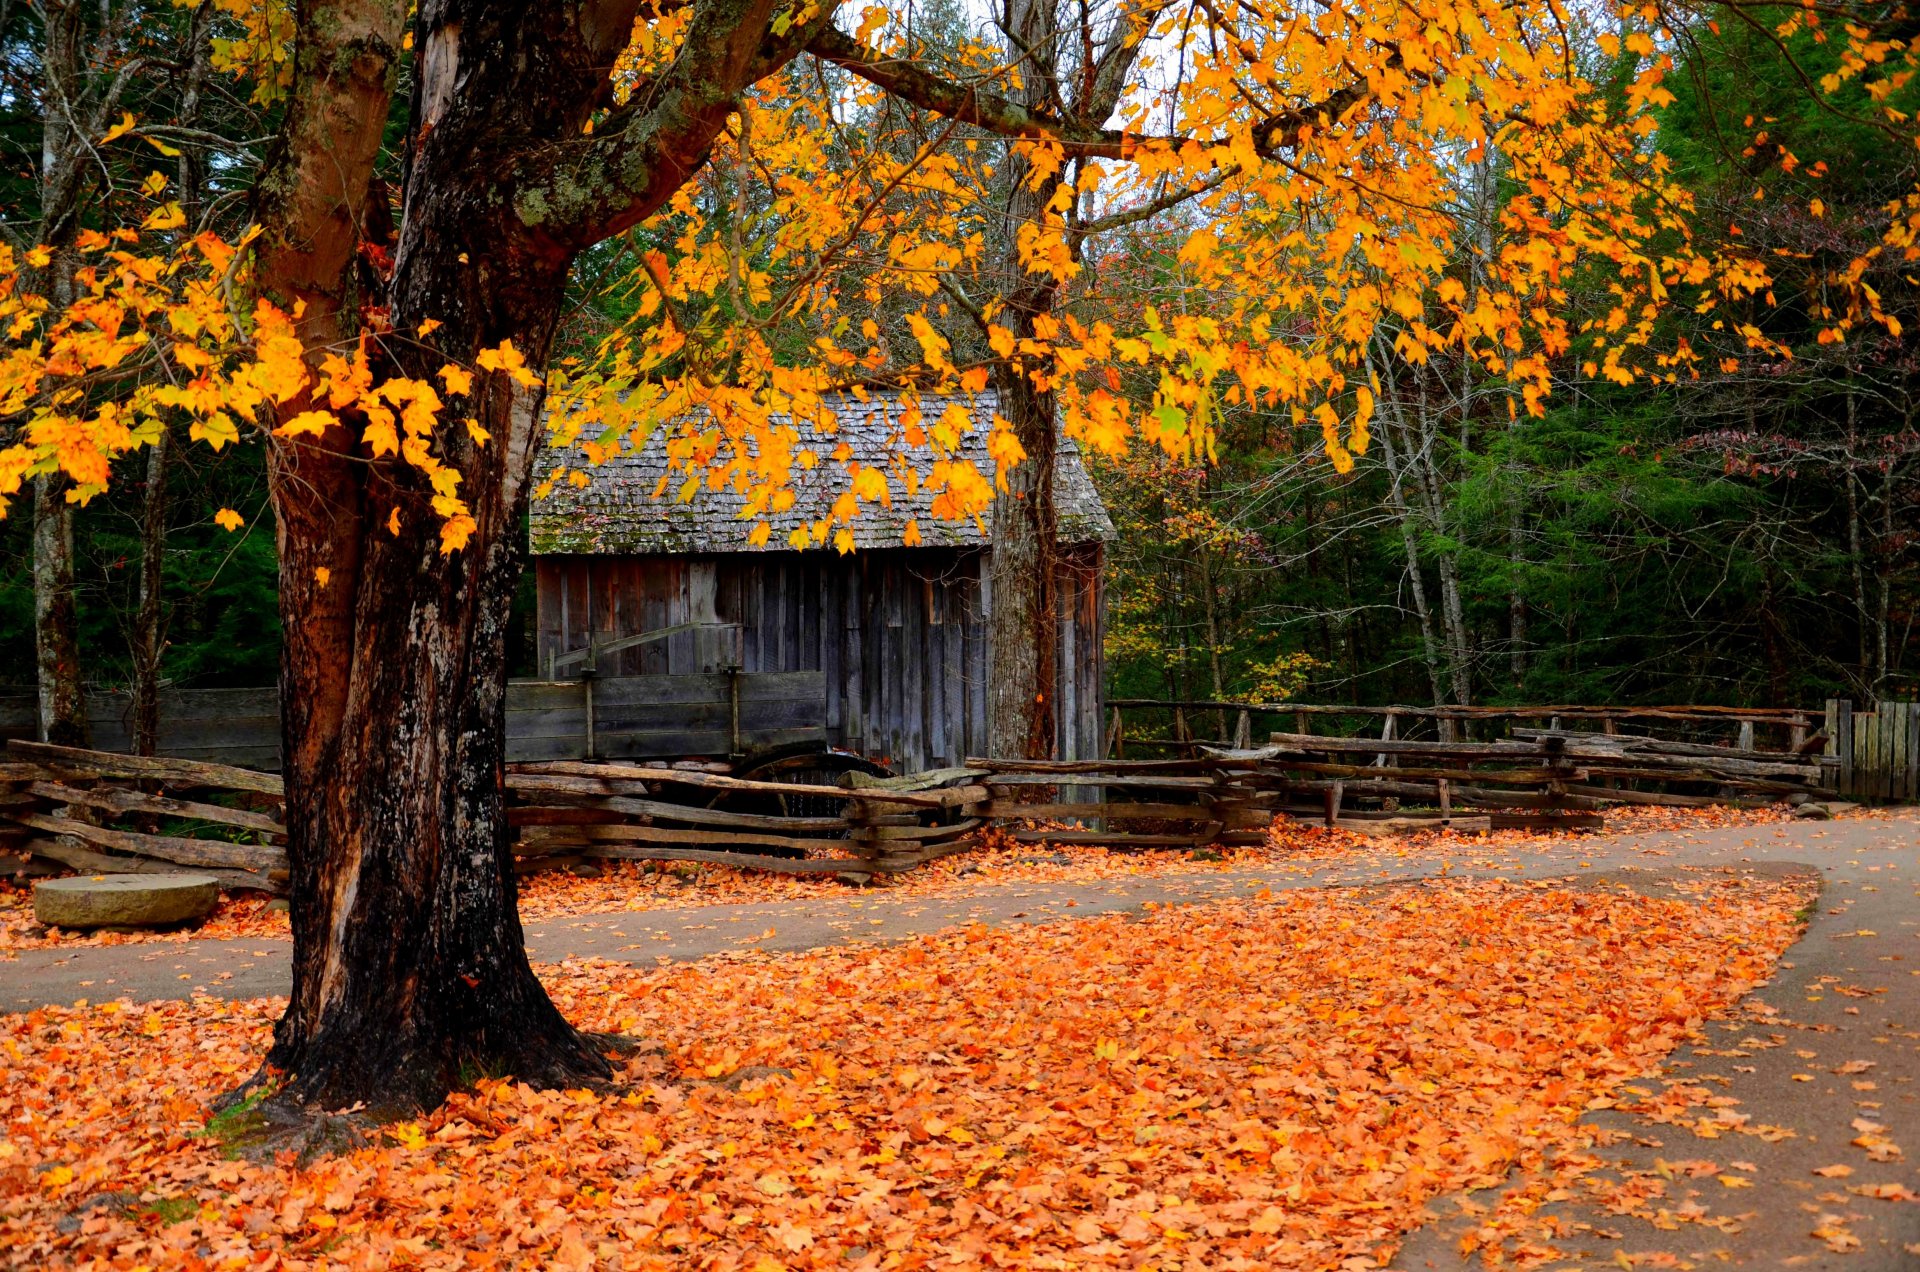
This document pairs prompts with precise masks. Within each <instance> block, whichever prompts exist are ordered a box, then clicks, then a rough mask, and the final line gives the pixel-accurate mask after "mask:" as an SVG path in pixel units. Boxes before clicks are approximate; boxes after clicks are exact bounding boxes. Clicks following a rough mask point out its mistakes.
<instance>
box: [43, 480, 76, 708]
mask: <svg viewBox="0 0 1920 1272" xmlns="http://www.w3.org/2000/svg"><path fill="white" fill-rule="evenodd" d="M67 488H68V483H67V479H66V478H65V477H60V476H41V477H36V478H34V482H33V634H34V652H35V656H36V661H37V665H38V668H39V682H40V722H39V724H40V727H39V734H40V740H41V741H43V742H57V743H59V744H60V745H62V746H85V745H86V744H87V710H86V694H85V692H84V689H83V687H82V685H81V682H80V641H79V637H78V635H77V630H78V626H79V621H78V616H77V613H76V609H75V606H74V595H73V505H72V504H70V503H68V502H67V496H66V492H67Z"/></svg>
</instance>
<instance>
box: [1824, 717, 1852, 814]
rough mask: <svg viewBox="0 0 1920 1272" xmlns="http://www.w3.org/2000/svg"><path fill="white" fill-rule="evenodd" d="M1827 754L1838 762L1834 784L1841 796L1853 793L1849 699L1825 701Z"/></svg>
mask: <svg viewBox="0 0 1920 1272" xmlns="http://www.w3.org/2000/svg"><path fill="white" fill-rule="evenodd" d="M1827 754H1828V755H1831V756H1833V757H1835V758H1836V759H1838V760H1839V761H1840V772H1839V774H1838V775H1837V776H1836V777H1835V779H1834V780H1835V783H1836V785H1838V786H1839V788H1840V793H1841V794H1842V795H1851V794H1853V793H1854V791H1853V701H1852V699H1850V698H1829V699H1827Z"/></svg>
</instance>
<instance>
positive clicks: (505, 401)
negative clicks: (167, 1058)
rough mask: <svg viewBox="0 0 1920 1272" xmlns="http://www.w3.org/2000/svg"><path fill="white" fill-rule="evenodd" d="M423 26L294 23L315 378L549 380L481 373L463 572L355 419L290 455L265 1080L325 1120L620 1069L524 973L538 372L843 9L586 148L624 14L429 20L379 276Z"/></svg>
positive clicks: (279, 172) (296, 241)
mask: <svg viewBox="0 0 1920 1272" xmlns="http://www.w3.org/2000/svg"><path fill="white" fill-rule="evenodd" d="M408 7H409V6H408V5H407V4H406V3H404V2H403V0H357V2H352V3H344V4H335V5H332V6H330V7H329V9H328V10H327V11H326V12H325V13H322V14H319V15H315V14H314V13H312V12H309V11H308V10H306V9H303V10H302V11H301V21H300V26H299V30H298V36H297V42H298V45H299V51H298V55H297V57H296V61H297V64H298V65H299V66H300V67H301V68H303V74H304V78H303V80H302V81H301V82H300V83H299V84H298V85H297V86H296V89H295V91H294V92H293V94H292V96H291V99H290V105H289V113H288V118H287V121H286V122H285V124H284V125H283V128H282V134H283V138H284V140H285V142H286V144H285V146H284V149H283V151H282V154H283V158H282V160H281V162H280V164H279V166H278V167H277V168H276V169H275V170H274V171H273V172H270V173H269V174H268V175H267V177H266V178H265V179H264V180H263V182H262V191H263V209H262V215H261V216H260V217H259V219H260V222H261V224H263V225H265V226H266V227H267V228H268V233H267V234H265V235H263V236H262V239H261V243H262V246H261V248H260V258H261V270H260V273H261V278H262V282H263V286H264V287H266V288H267V289H268V291H269V296H270V298H271V299H273V300H274V301H275V303H277V304H280V305H281V307H282V308H283V309H285V310H286V311H288V312H292V309H293V306H294V305H296V304H298V305H299V306H300V307H301V311H302V313H303V318H302V324H303V330H302V335H303V338H304V340H305V343H306V346H307V348H308V349H310V350H315V351H316V353H315V354H314V356H315V357H317V356H318V351H323V350H325V349H327V348H334V349H341V348H353V347H355V345H356V344H357V343H358V337H359V335H360V334H361V323H362V322H367V323H370V324H373V325H374V329H375V330H377V331H381V332H382V333H383V334H384V333H385V332H387V331H391V332H393V333H399V334H400V336H401V337H402V338H399V339H385V338H383V339H382V340H381V341H379V342H374V343H373V347H375V348H376V349H378V350H380V351H381V356H382V357H384V358H385V359H387V360H388V361H387V363H386V365H383V366H381V367H380V368H378V371H379V373H380V374H381V375H382V376H383V377H384V376H386V375H392V374H397V375H405V376H408V377H411V378H413V379H417V380H430V381H431V380H436V379H437V378H438V372H439V371H440V369H441V367H442V366H444V365H445V364H446V363H448V362H454V363H458V364H461V365H464V366H467V367H472V366H473V365H474V364H475V362H476V360H477V357H478V355H479V354H480V352H481V351H482V350H486V349H497V348H499V347H500V346H501V344H502V343H503V342H505V341H511V342H512V343H513V346H514V348H515V349H516V350H517V351H518V352H519V353H520V354H521V355H522V356H523V357H524V359H525V362H526V365H527V367H528V368H529V370H530V371H531V372H532V373H533V375H534V376H535V382H534V383H533V384H530V385H527V384H521V383H519V382H517V381H516V380H514V379H513V378H512V377H511V376H510V375H509V374H507V373H506V372H504V371H492V372H481V373H479V374H476V375H475V377H474V380H473V387H472V391H471V393H470V394H469V395H467V396H464V397H459V398H456V399H455V401H454V402H453V403H451V404H449V407H448V409H447V410H446V411H445V412H443V414H442V417H441V427H440V428H439V429H438V430H437V431H436V436H435V441H434V453H435V455H436V456H437V457H438V459H439V460H440V462H442V463H443V464H445V465H446V466H447V467H448V468H450V469H453V470H455V471H457V472H458V474H459V475H460V482H459V485H458V492H459V495H460V497H461V498H462V499H464V500H465V502H466V504H467V507H468V511H469V513H470V515H471V517H472V518H473V521H474V523H475V524H474V526H473V528H472V530H471V534H470V536H469V538H468V541H467V543H466V545H465V546H464V547H461V548H458V549H456V550H452V551H443V550H442V546H441V542H440V529H441V524H442V523H441V517H440V516H439V515H438V513H437V511H436V509H435V508H434V506H433V497H434V495H435V493H436V492H435V490H434V489H433V487H432V484H431V482H430V480H429V478H428V476H427V475H426V473H425V472H424V471H423V470H422V469H421V468H420V467H418V466H415V465H413V464H409V463H405V462H402V461H401V460H400V459H399V458H398V457H394V456H388V457H386V458H384V459H378V460H374V461H372V462H368V460H367V459H366V458H365V457H364V454H363V452H361V451H360V450H359V448H358V446H357V441H356V439H357V438H358V436H359V426H358V425H357V423H355V422H354V421H352V420H343V421H342V427H339V428H329V429H327V430H326V431H325V432H323V433H321V434H318V435H304V436H300V437H296V438H285V439H278V440H277V441H276V444H275V446H274V447H273V450H272V459H271V467H270V476H271V479H272V496H273V506H274V512H275V520H276V526H277V532H278V541H279V556H280V563H281V573H280V609H281V618H282V621H283V625H284V627H285V631H286V635H285V640H284V645H283V650H282V655H281V701H282V703H283V707H282V752H283V754H282V761H283V766H284V770H285V774H286V788H287V794H286V810H287V858H288V865H289V871H290V875H291V889H290V890H291V895H292V912H291V918H292V926H293V939H294V957H293V965H294V966H293V982H294V983H293V993H292V996H291V998H290V1000H289V1002H288V1005H287V1011H286V1014H285V1016H284V1017H282V1019H281V1021H280V1023H279V1025H278V1026H277V1027H276V1029H275V1035H274V1045H273V1048H272V1051H271V1053H270V1055H269V1056H268V1064H269V1066H270V1069H273V1070H279V1071H280V1072H281V1073H283V1074H284V1075H285V1088H284V1092H283V1094H282V1097H281V1098H282V1099H284V1100H287V1101H291V1102H292V1103H294V1104H296V1105H299V1106H305V1107H313V1106H320V1107H338V1106H341V1105H345V1104H352V1103H356V1102H363V1103H365V1104H366V1105H367V1106H368V1107H369V1108H372V1109H375V1110H379V1111H407V1110H411V1109H416V1108H419V1107H421V1106H425V1105H431V1104H433V1103H435V1102H437V1101H438V1100H439V1099H440V1098H441V1096H443V1095H444V1094H445V1092H446V1091H447V1090H448V1089H449V1088H450V1087H452V1086H454V1085H456V1084H457V1083H458V1082H459V1081H460V1080H461V1078H462V1075H463V1074H468V1073H474V1072H511V1073H513V1074H515V1075H516V1076H518V1077H520V1078H522V1079H525V1080H527V1081H530V1082H537V1083H541V1084H547V1085H578V1084H580V1083H583V1082H588V1081H592V1080H595V1079H599V1078H603V1077H605V1076H606V1075H607V1074H608V1073H609V1071H610V1070H609V1066H608V1064H607V1061H606V1059H605V1057H604V1056H603V1055H602V1054H601V1053H600V1052H599V1050H598V1049H597V1048H596V1047H595V1046H594V1045H593V1044H592V1043H591V1042H590V1041H589V1040H588V1039H586V1038H584V1037H583V1036H582V1035H581V1034H579V1033H578V1032H577V1031H575V1030H574V1029H573V1028H572V1027H571V1026H570V1025H568V1024H567V1022H566V1021H565V1020H564V1019H563V1018H562V1017H561V1016H560V1014H559V1012H558V1011H557V1010H556V1009H555V1008H554V1006H553V1004H552V1003H551V1002H550V1001H549V1000H548V998H547V996H546V993H545V991H544V990H543V989H542V988H541V986H540V984H539V981H538V980H537V979H536V978H535V976H534V974H533V971H532V968H531V967H530V965H529V964H528V961H527V955H526V948H525V942H524V939H523V936H522V932H521V928H520V922H519V916H518V912H517V910H516V908H515V899H516V898H515V887H514V874H513V861H512V856H511V852H510V832H509V828H508V826H507V822H506V817H505V799H504V793H503V782H504V765H505V754H506V705H505V704H506V654H507V651H506V638H507V627H508V619H509V615H510V613H511V609H512V602H513V594H514V590H515V586H516V584H517V581H518V578H519V573H520V561H519V552H518V548H517V543H518V526H519V521H520V517H521V514H522V513H523V511H524V510H525V507H526V500H527V495H528V488H527V487H528V481H529V479H530V477H531V474H532V470H533V461H534V455H535V451H536V448H537V444H538V440H539V438H540V436H541V432H542V423H541V411H542V405H543V400H544V392H545V390H544V376H543V374H542V373H543V372H544V369H545V367H546V364H547V360H548V358H549V357H550V355H551V352H552V344H553V338H554V330H555V326H556V323H557V319H558V315H559V313H560V310H561V306H562V303H563V299H564V292H565V284H566V280H567V275H568V271H569V269H570V268H571V265H572V262H573V259H574V257H575V256H576V255H577V254H578V253H579V252H580V251H581V250H583V249H584V248H585V247H587V246H589V245H591V244H592V243H593V242H596V241H598V240H600V239H603V238H605V237H608V236H610V235H613V234H617V233H620V232H622V231H624V230H625V229H626V228H628V227H630V226H632V225H635V224H637V223H639V222H640V221H642V220H644V219H645V218H646V217H647V216H649V215H651V214H652V213H653V212H655V211H656V210H658V209H659V208H660V207H661V206H662V205H664V204H665V203H666V201H667V200H668V199H669V198H671V197H672V195H673V194H674V192H675V191H676V190H678V189H679V188H680V187H681V185H682V184H683V183H684V182H685V181H686V180H687V179H688V178H689V177H690V176H691V175H692V173H694V172H695V171H697V170H698V168H699V167H700V165H701V164H703V163H704V162H705V161H706V155H707V151H708V149H709V147H710V146H711V145H712V143H713V140H714V138H715V137H716V136H717V135H718V133H719V132H720V130H721V128H722V127H723V126H724V125H725V122H726V119H727V117H728V115H729V114H730V113H731V111H732V110H733V107H734V103H735V101H736V100H737V95H738V94H739V92H740V91H742V89H744V88H745V87H746V85H748V84H750V83H751V82H753V80H754V79H756V78H759V77H760V76H763V75H765V74H768V73H770V72H771V70H772V69H777V67H778V66H779V65H780V64H781V63H782V62H783V61H784V60H785V59H786V58H790V57H791V56H793V55H794V53H795V52H797V51H798V49H799V48H800V47H801V46H802V45H803V44H804V42H805V41H806V40H807V39H808V38H811V35H812V34H813V33H814V32H816V31H817V30H818V27H819V25H821V24H824V23H825V22H826V21H827V20H828V17H829V16H830V13H831V10H821V11H820V12H819V13H817V14H816V15H815V17H814V18H813V19H809V22H810V23H812V25H808V24H807V23H792V24H791V26H790V28H789V29H788V30H787V31H786V33H785V34H784V35H782V36H781V37H779V39H777V40H776V39H775V38H774V37H773V36H772V34H771V28H772V26H773V24H774V20H775V9H776V0H733V2H732V3H727V4H714V5H702V6H700V7H699V8H698V9H697V10H696V11H695V13H694V17H693V19H692V27H691V28H690V30H689V32H688V35H687V39H686V47H685V50H684V52H683V53H682V54H681V55H680V57H679V58H678V60H677V61H676V62H675V64H674V67H673V69H672V70H671V72H669V73H668V74H666V75H665V76H664V77H663V79H662V80H661V81H658V82H656V83H654V84H653V85H652V86H651V87H650V90H649V96H648V102H647V109H646V110H644V111H635V112H630V113H628V114H627V115H624V116H622V117H621V118H620V119H619V120H618V121H616V122H615V123H613V124H611V125H609V126H608V127H606V128H604V129H602V130H599V131H598V132H596V133H593V134H588V133H587V132H586V130H585V128H584V125H585V124H586V122H587V120H588V119H589V118H590V117H591V115H592V112H593V111H595V110H596V109H599V108H600V107H602V106H605V105H606V104H607V102H608V99H609V96H610V91H611V90H610V85H609V81H608V68H609V67H610V66H611V65H612V64H613V62H614V59H615V58H616V57H617V56H618V54H619V52H620V50H621V49H622V48H623V47H624V46H625V44H626V43H627V40H628V38H629V36H630V34H631V32H632V29H633V22H634V12H635V7H636V5H635V4H634V3H632V2H631V0H608V3H606V4H593V3H583V4H576V5H565V6H563V5H554V6H543V7H542V8H541V9H540V11H539V12H537V13H531V14H530V13H528V12H527V10H526V7H525V6H523V5H519V4H509V3H506V2H505V0H429V2H428V3H426V4H424V5H423V6H421V9H420V12H419V16H418V20H417V23H416V26H415V36H416V39H415V43H414V48H415V50H416V61H415V66H416V68H417V70H416V72H415V74H414V76H413V97H412V102H411V108H410V111H409V132H408V134H407V137H408V142H407V154H406V158H405V163H404V165H403V170H404V173H405V185H404V188H403V191H402V197H401V212H400V220H399V226H398V229H397V232H395V233H394V234H393V235H392V236H391V243H390V246H391V257H390V259H391V260H392V261H393V262H394V264H393V273H392V275H391V277H390V278H381V277H378V276H377V275H372V274H370V273H369V272H365V271H364V270H363V268H362V267H360V266H356V261H361V262H371V261H374V260H377V259H385V258H386V254H385V253H375V252H367V251H364V250H363V249H364V248H365V246H366V240H373V241H374V245H375V246H388V244H387V243H383V242H381V241H380V240H381V239H382V238H384V237H386V235H385V232H384V231H383V229H382V227H383V226H384V225H385V224H386V223H387V222H388V220H389V215H388V203H387V196H386V193H385V191H384V189H382V188H380V187H379V186H378V185H377V184H376V183H375V182H374V181H373V167H374V160H375V158H376V157H377V155H378V152H379V145H380V140H381V136H382V134H383V131H384V129H385V127H386V123H387V117H388V112H389V97H390V93H391V85H392V83H393V82H394V79H395V78H396V76H397V74H398V68H399V66H400V61H401V51H400V50H401V35H402V31H403V28H404V22H405V18H406V15H407V10H408ZM783 41H784V43H783ZM382 302H384V303H382ZM430 324H439V325H438V327H437V328H436V327H433V326H431V325H430ZM313 405H314V403H313V402H312V401H311V399H310V398H309V397H307V396H306V395H304V394H303V395H296V396H295V397H294V398H292V399H290V400H289V401H287V402H284V403H281V404H279V406H278V407H277V410H278V411H279V412H280V414H281V416H282V418H287V417H290V416H292V415H297V414H299V413H300V412H302V411H305V410H308V409H310V408H311V407H312V406H313ZM463 417H471V418H472V419H473V420H474V421H475V422H476V423H477V425H478V426H479V429H480V430H482V431H483V432H484V434H485V435H486V438H485V440H482V439H481V437H480V436H479V435H477V434H475V433H472V432H470V431H469V430H467V429H465V428H462V427H460V425H459V423H458V421H459V420H460V419H462V418H463Z"/></svg>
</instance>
